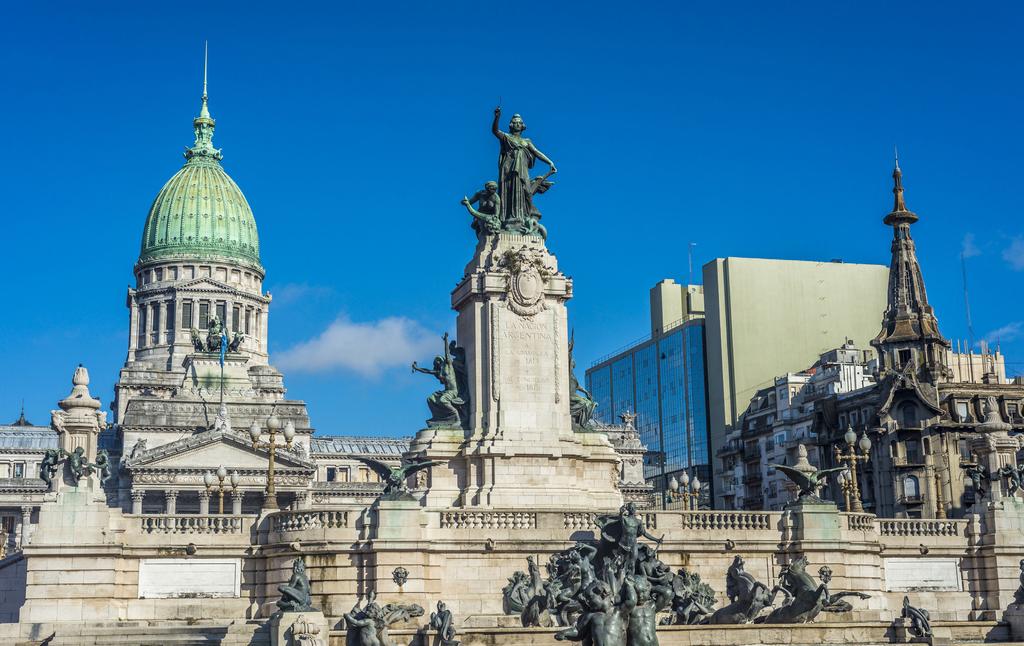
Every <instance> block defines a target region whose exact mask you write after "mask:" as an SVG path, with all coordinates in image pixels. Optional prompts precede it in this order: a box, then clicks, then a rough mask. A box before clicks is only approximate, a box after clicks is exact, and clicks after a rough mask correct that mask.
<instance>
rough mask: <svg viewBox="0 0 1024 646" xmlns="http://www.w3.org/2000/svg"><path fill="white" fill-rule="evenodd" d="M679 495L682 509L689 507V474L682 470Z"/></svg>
mask: <svg viewBox="0 0 1024 646" xmlns="http://www.w3.org/2000/svg"><path fill="white" fill-rule="evenodd" d="M679 491H680V492H681V493H680V494H679V495H680V497H681V498H682V499H683V509H689V508H690V474H689V473H687V472H686V471H683V475H682V479H681V480H680V481H679Z"/></svg>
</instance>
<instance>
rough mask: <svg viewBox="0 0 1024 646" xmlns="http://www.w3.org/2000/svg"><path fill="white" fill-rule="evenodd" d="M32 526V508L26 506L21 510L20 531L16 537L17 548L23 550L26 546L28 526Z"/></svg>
mask: <svg viewBox="0 0 1024 646" xmlns="http://www.w3.org/2000/svg"><path fill="white" fill-rule="evenodd" d="M31 524H32V507H30V506H28V505H26V506H24V507H22V508H21V531H20V532H19V535H18V547H19V548H22V549H24V548H25V546H26V545H28V541H29V535H28V530H29V526H30V525H31Z"/></svg>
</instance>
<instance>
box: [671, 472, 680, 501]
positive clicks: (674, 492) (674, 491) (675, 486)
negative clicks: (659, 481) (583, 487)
mask: <svg viewBox="0 0 1024 646" xmlns="http://www.w3.org/2000/svg"><path fill="white" fill-rule="evenodd" d="M678 495H679V481H678V480H676V477H675V476H672V479H671V480H669V481H668V501H669V502H675V500H676V496H678Z"/></svg>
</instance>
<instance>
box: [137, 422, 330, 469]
mask: <svg viewBox="0 0 1024 646" xmlns="http://www.w3.org/2000/svg"><path fill="white" fill-rule="evenodd" d="M269 459H270V455H269V452H268V451H267V450H266V449H264V448H262V447H261V448H253V446H252V444H251V443H249V441H248V438H244V437H242V436H241V435H239V434H237V433H224V432H221V431H204V432H201V433H197V434H195V435H192V436H189V437H186V438H183V439H180V440H177V441H175V442H170V443H168V444H164V445H161V446H159V447H156V448H154V449H152V450H150V451H146V452H145V453H143V454H141V455H139V456H137V457H136V458H135V459H132V460H130V462H129V464H128V465H127V468H128V469H130V470H133V471H134V470H138V469H200V470H203V471H208V470H216V469H217V468H218V467H219V466H221V465H224V466H225V467H226V468H227V469H229V470H231V469H266V468H267V464H268V462H269ZM275 462H276V463H277V466H278V467H279V468H283V469H301V470H312V469H315V468H316V466H315V464H313V463H312V462H310V461H308V460H306V459H303V458H300V457H299V456H297V455H294V454H292V453H290V452H288V451H284V450H281V449H279V450H278V451H277V452H276V455H275Z"/></svg>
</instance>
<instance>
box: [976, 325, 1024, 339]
mask: <svg viewBox="0 0 1024 646" xmlns="http://www.w3.org/2000/svg"><path fill="white" fill-rule="evenodd" d="M1021 335H1024V321H1014V322H1013V323H1007V324H1006V325H1004V326H1002V327H998V328H996V329H994V330H992V331H991V332H989V333H988V334H986V335H985V337H984V340H985V342H986V343H989V344H992V343H1000V342H1002V343H1006V342H1008V341H1013V340H1014V339H1016V338H1018V337H1020V336H1021Z"/></svg>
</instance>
